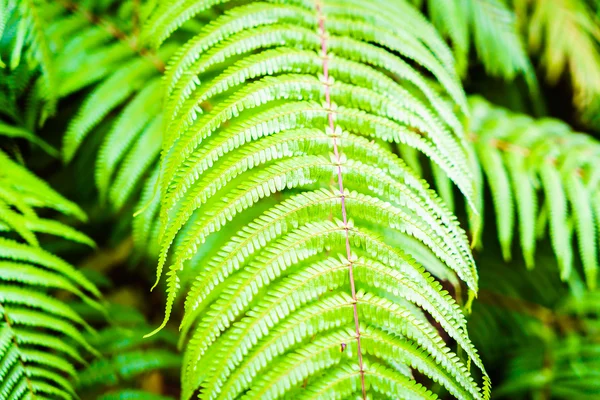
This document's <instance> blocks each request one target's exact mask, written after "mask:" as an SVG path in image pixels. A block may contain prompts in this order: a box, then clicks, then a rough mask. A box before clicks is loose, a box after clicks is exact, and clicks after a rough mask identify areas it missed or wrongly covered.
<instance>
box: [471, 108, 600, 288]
mask: <svg viewBox="0 0 600 400" xmlns="http://www.w3.org/2000/svg"><path fill="white" fill-rule="evenodd" d="M470 103H471V113H472V119H471V126H470V130H471V135H472V136H471V137H472V141H473V154H474V156H475V157H474V158H473V160H474V163H473V165H474V166H475V168H474V169H475V171H476V174H475V175H476V176H477V177H478V178H477V179H476V180H475V181H476V182H478V185H477V187H478V189H477V191H478V192H479V193H480V195H479V196H477V197H478V198H479V199H481V198H482V196H483V182H484V180H483V176H482V174H483V175H485V177H486V181H487V182H488V184H489V187H490V190H491V193H492V198H493V204H494V209H495V214H496V222H497V228H498V239H499V241H500V244H501V245H502V254H503V256H504V259H505V260H510V259H511V254H512V246H513V240H514V237H515V233H516V231H517V228H516V227H517V226H518V234H519V242H520V244H521V249H522V251H523V257H524V259H525V262H526V264H527V266H528V267H533V264H534V260H535V250H536V242H537V240H539V239H541V238H543V237H544V235H545V233H546V232H547V231H549V232H550V239H551V243H552V248H553V249H554V252H555V254H556V257H557V259H558V264H559V268H560V271H561V276H562V278H563V279H564V280H567V279H569V278H570V277H571V276H572V274H577V272H576V271H574V256H573V239H574V236H576V238H577V247H578V248H579V254H580V259H581V263H582V264H583V272H584V274H585V278H586V281H587V284H588V286H589V287H590V288H595V287H596V285H597V282H598V245H597V243H598V226H600V224H599V223H598V219H599V218H600V209H599V208H598V205H599V204H600V202H599V197H598V196H599V192H598V182H597V181H598V178H597V177H596V176H597V175H598V172H597V168H596V165H597V162H598V160H599V158H598V157H599V154H600V153H598V151H599V150H600V147H599V143H598V142H597V141H596V140H595V139H593V138H592V137H590V136H589V135H586V134H582V133H575V132H573V131H572V130H571V128H570V127H569V126H568V125H566V124H564V123H562V122H560V121H558V120H553V119H542V120H534V119H532V118H530V117H527V116H525V115H522V114H515V113H511V112H509V111H507V110H505V109H502V108H499V107H493V106H491V105H490V104H489V103H487V102H485V101H484V100H482V99H481V98H477V97H475V98H472V99H471V101H470ZM478 206H479V213H480V214H481V213H483V202H482V201H480V202H478ZM515 217H517V218H515ZM476 231H477V232H479V233H481V231H482V229H477V230H476ZM476 234H477V233H476ZM479 241H480V242H481V239H480V238H479Z"/></svg>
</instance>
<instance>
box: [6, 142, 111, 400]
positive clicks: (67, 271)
mask: <svg viewBox="0 0 600 400" xmlns="http://www.w3.org/2000/svg"><path fill="white" fill-rule="evenodd" d="M0 165H1V166H2V168H1V169H0V182H1V183H0V314H1V315H2V319H1V320H0V397H1V398H3V399H10V400H12V399H21V398H72V397H74V396H75V391H74V389H73V384H72V380H74V379H76V371H75V368H74V366H73V364H74V363H80V362H83V358H82V352H90V353H95V350H94V349H93V348H92V346H90V345H89V343H88V341H87V340H86V339H85V338H84V336H83V334H82V332H81V331H82V330H86V329H91V328H89V325H88V324H87V323H86V322H85V321H84V320H83V319H82V318H81V317H80V316H79V315H78V314H77V313H75V312H74V311H73V310H72V309H71V308H70V307H69V306H68V305H67V304H65V303H64V302H63V301H61V300H59V299H58V298H56V297H54V296H52V292H53V291H56V290H60V291H65V292H70V293H72V294H73V295H75V296H77V297H79V298H80V299H81V300H83V301H84V302H86V303H87V304H88V305H89V306H90V307H94V308H97V309H100V308H101V306H100V304H99V303H98V296H99V292H98V290H97V289H96V288H95V286H94V285H92V284H91V283H90V282H89V281H88V280H87V279H86V278H85V277H84V276H83V275H82V274H81V273H80V272H79V271H78V270H76V269H75V268H74V267H73V266H71V265H70V264H68V263H67V262H65V261H63V260H62V259H60V258H59V257H57V256H56V255H54V254H52V253H50V252H48V251H46V250H44V249H43V248H42V247H41V246H40V242H39V239H38V236H39V234H50V235H54V236H58V237H62V238H65V239H68V240H71V241H74V242H79V243H83V244H87V245H93V242H91V241H90V239H89V238H88V237H86V236H85V235H83V234H81V233H79V232H78V231H76V230H74V229H72V228H70V227H69V226H68V225H65V224H63V223H61V222H59V221H56V220H52V219H46V218H42V217H40V216H39V212H40V211H38V210H41V209H43V208H50V209H53V210H56V211H58V212H60V213H63V214H65V215H71V216H74V217H77V218H79V219H82V220H83V219H85V215H84V214H83V213H82V211H81V210H80V209H79V207H77V206H76V205H75V204H73V203H71V202H69V201H68V200H66V199H64V198H63V197H61V196H60V195H59V194H58V193H56V192H54V191H53V190H52V189H51V188H50V187H49V186H48V185H47V184H46V183H45V182H43V181H42V180H40V179H39V178H37V177H36V176H34V175H33V174H31V173H30V172H29V171H27V170H26V169H25V168H24V167H23V166H22V165H19V164H18V163H16V162H14V161H12V160H11V159H10V158H9V157H8V156H7V155H6V153H4V152H2V151H0Z"/></svg>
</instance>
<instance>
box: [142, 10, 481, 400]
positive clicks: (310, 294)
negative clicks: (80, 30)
mask: <svg viewBox="0 0 600 400" xmlns="http://www.w3.org/2000/svg"><path fill="white" fill-rule="evenodd" d="M220 3H226V2H225V1H178V2H177V1H176V2H168V3H165V4H164V5H163V4H161V5H160V6H159V7H158V8H157V10H156V11H155V13H154V14H153V16H150V18H149V19H148V22H147V24H146V26H145V37H146V40H148V41H151V42H152V43H153V44H154V45H155V46H158V45H160V44H161V43H162V42H163V41H165V40H166V39H167V38H168V37H169V36H170V35H171V33H173V32H174V31H175V30H177V29H178V28H179V27H180V26H182V25H184V24H185V23H186V22H187V21H189V20H190V19H191V18H193V17H195V16H197V15H199V14H203V13H209V12H215V11H209V10H211V7H212V6H214V5H217V4H220ZM226 8H227V11H226V12H223V13H222V14H221V15H219V16H218V17H217V18H214V19H213V20H212V21H211V22H210V23H209V24H207V25H206V26H205V27H204V28H203V30H202V32H200V34H198V35H196V36H195V37H193V38H191V39H190V40H189V41H188V42H187V44H185V45H183V46H182V47H181V48H180V49H179V50H178V51H176V52H175V55H174V56H173V57H172V58H171V60H169V62H168V64H167V69H166V72H165V87H166V88H167V91H168V96H167V97H166V100H165V106H164V107H165V113H164V118H165V122H164V123H165V126H166V128H165V131H164V132H165V133H164V138H163V148H162V152H161V157H162V159H161V169H160V174H158V173H156V174H155V176H156V179H157V181H156V183H155V184H154V187H153V189H154V190H152V189H151V187H152V186H151V185H148V186H146V190H145V199H146V202H147V208H146V209H144V210H143V211H142V212H141V215H140V217H142V218H143V219H142V220H140V223H139V224H138V230H140V231H142V232H144V233H143V235H144V237H145V238H147V239H146V240H152V239H151V238H152V231H153V230H154V229H156V228H158V229H160V233H159V236H158V237H159V241H160V242H159V245H160V251H159V266H158V279H160V276H161V274H162V269H163V268H164V267H168V272H167V273H166V275H167V296H168V297H167V309H166V316H165V321H164V323H163V324H162V325H161V328H162V327H163V326H164V325H165V324H166V322H167V320H168V318H169V316H170V313H171V309H172V307H173V304H174V301H175V297H176V295H177V294H178V293H180V292H182V286H185V287H186V288H187V290H186V292H187V295H186V301H185V314H184V316H183V320H182V323H181V328H182V335H181V339H180V340H181V343H182V344H183V345H184V346H185V353H184V360H183V367H182V388H183V393H182V398H184V399H188V398H190V397H191V396H192V395H193V394H194V393H197V392H198V393H199V394H200V398H206V399H213V398H238V397H242V398H277V397H288V398H298V397H305V396H307V397H315V398H342V397H348V396H357V395H358V396H360V397H361V398H366V396H367V395H368V396H382V397H391V398H405V397H406V398H436V395H435V394H434V393H433V392H430V391H428V390H427V389H425V388H424V387H423V386H421V385H419V384H417V383H416V382H415V381H414V377H413V375H412V372H411V370H412V369H415V370H417V371H420V372H422V373H423V374H425V375H427V376H429V377H430V378H431V379H433V380H434V381H437V382H439V383H440V385H441V386H442V387H444V388H445V389H446V390H448V392H450V393H451V394H452V395H454V396H456V397H458V398H475V399H480V398H488V397H489V381H488V380H486V378H484V379H483V383H481V384H478V383H477V382H476V381H475V379H474V377H473V376H472V374H471V371H470V369H469V365H470V363H474V364H475V365H476V366H477V368H478V370H479V371H480V374H482V375H484V376H485V372H484V370H483V365H482V363H481V360H480V359H479V356H478V355H477V352H476V350H475V348H474V347H473V345H472V344H471V342H470V340H469V338H468V336H467V332H466V321H465V319H464V316H463V314H462V311H461V309H460V307H459V306H458V305H457V304H456V302H455V301H454V299H453V298H452V297H451V296H450V295H449V294H448V293H447V292H446V291H445V290H444V289H443V288H442V286H441V285H440V283H439V282H438V281H437V280H436V279H435V278H434V277H432V276H431V275H430V272H434V273H436V274H439V275H441V276H452V278H449V279H451V280H456V276H458V277H459V278H460V279H462V280H463V281H465V282H466V284H467V285H468V287H469V289H470V291H471V293H474V292H475V291H476V290H477V274H476V270H475V267H474V262H473V259H472V256H471V253H470V248H469V245H468V243H467V240H466V236H465V234H464V232H463V231H462V229H461V228H460V227H459V225H458V222H457V220H456V218H455V217H454V216H453V215H452V214H451V212H449V211H448V209H447V207H446V206H445V205H444V203H443V201H442V200H441V199H440V198H439V197H438V196H437V195H436V194H435V192H433V191H432V190H430V189H429V188H428V186H427V184H426V183H425V182H424V181H422V180H421V179H419V178H418V177H417V176H416V175H415V173H414V172H413V171H412V170H411V169H410V168H409V167H408V166H407V165H406V164H405V163H404V162H403V161H402V160H400V159H398V158H397V157H396V156H395V155H394V154H393V153H392V152H391V151H389V149H388V148H386V147H385V145H384V143H385V142H393V143H397V144H401V145H402V146H405V147H407V148H411V149H414V151H418V152H420V153H423V154H425V155H426V156H427V157H428V158H429V159H431V160H432V162H433V163H434V164H435V165H436V167H437V168H438V174H440V177H444V179H446V180H448V179H450V180H451V181H452V182H454V183H455V184H456V185H457V186H458V187H459V188H460V190H461V191H462V192H463V193H464V194H465V195H466V196H467V198H468V199H469V200H470V199H471V194H472V177H471V174H470V167H469V164H468V162H467V161H466V160H467V157H466V153H465V146H466V138H465V137H464V135H463V127H462V124H461V123H460V122H459V121H461V120H462V119H463V118H464V116H465V113H466V102H465V98H464V94H463V93H462V90H461V88H460V85H459V83H458V78H457V76H456V74H455V69H454V66H453V61H452V55H451V53H450V51H449V50H448V49H447V47H446V46H445V45H444V43H443V42H442V41H441V39H440V38H439V37H438V36H437V34H436V32H435V31H434V29H433V28H432V27H431V25H429V24H428V23H427V22H426V20H425V19H424V18H423V16H422V15H421V14H420V13H419V12H418V11H417V10H416V9H414V8H413V7H412V6H411V5H409V4H408V3H406V2H405V1H403V0H402V1H400V0H398V1H394V2H393V4H392V3H389V2H385V1H373V2H370V3H369V4H365V3H363V2H359V1H354V0H344V1H332V2H328V1H325V2H322V1H317V2H313V1H308V0H306V1H291V2H290V1H285V2H282V1H281V2H280V1H272V2H265V3H257V2H248V3H242V4H237V3H236V4H233V3H232V4H231V5H229V4H227V7H226ZM398 21H402V24H398ZM434 82H435V83H437V84H439V87H438V86H437V85H436V84H435V83H434ZM156 190H159V191H160V196H157V195H155V194H154V195H152V194H151V193H152V192H154V193H156ZM449 192H450V191H449V190H446V193H449ZM447 195H448V194H447ZM151 197H152V198H153V200H150V199H151ZM157 197H158V198H159V203H160V211H158V210H157V203H158V202H157V201H156V198H157ZM146 212H148V213H150V215H156V213H157V212H159V214H160V216H159V221H158V223H157V222H152V217H145V216H144V214H145V213H146ZM140 217H138V218H140ZM214 237H218V240H213V238H214ZM209 243H210V245H209ZM397 243H413V245H412V246H407V247H406V248H401V247H397V246H396V245H395V244H397ZM208 246H214V248H211V247H208ZM417 260H433V261H432V262H431V265H432V267H431V269H430V270H429V271H430V272H428V270H427V269H428V266H427V265H425V266H424V265H421V264H420V261H417ZM182 270H183V271H184V272H181V271H182ZM190 271H192V272H190ZM184 277H189V278H184ZM184 279H185V280H184ZM427 315H430V316H431V317H432V318H433V320H435V321H437V323H439V324H440V326H441V327H442V329H443V330H444V331H445V332H446V333H447V334H448V335H449V336H450V337H451V338H452V339H453V340H455V341H456V342H457V343H458V348H459V349H460V351H461V352H463V354H466V360H462V359H461V358H460V357H458V356H457V355H456V354H454V353H453V352H452V350H451V349H450V348H449V347H448V345H447V344H446V343H445V342H444V340H443V339H442V337H441V336H440V334H439V333H438V331H437V330H436V328H434V326H433V325H432V324H431V322H430V321H429V320H428V318H427ZM267 367H268V368H267Z"/></svg>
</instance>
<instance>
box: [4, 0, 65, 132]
mask: <svg viewBox="0 0 600 400" xmlns="http://www.w3.org/2000/svg"><path fill="white" fill-rule="evenodd" d="M4 12H6V13H8V14H7V15H10V14H12V13H15V14H16V15H17V21H19V22H18V24H19V25H18V28H17V33H16V38H15V42H14V46H13V52H12V56H11V62H10V68H11V69H15V68H17V67H18V65H19V64H20V63H21V58H22V57H23V55H24V56H25V57H26V58H28V60H27V62H29V63H30V64H34V63H35V64H36V65H37V66H39V68H40V70H41V82H42V85H41V87H40V91H39V95H40V96H41V97H43V98H44V99H45V100H46V105H45V107H44V113H45V114H44V115H42V121H43V120H44V119H45V118H46V117H47V116H48V115H50V114H52V113H54V109H55V107H56V101H57V99H58V73H57V69H56V66H55V64H54V60H53V57H52V51H51V48H50V43H49V40H48V36H47V34H46V31H45V28H46V26H47V25H48V24H49V22H48V17H49V15H48V14H46V10H45V8H44V4H43V2H40V1H38V0H23V1H14V0H10V1H8V3H7V4H6V9H5V10H4ZM2 18H6V17H5V15H3V16H2ZM0 37H1V32H0ZM24 46H27V49H24ZM35 64H34V65H35ZM32 69H34V68H32Z"/></svg>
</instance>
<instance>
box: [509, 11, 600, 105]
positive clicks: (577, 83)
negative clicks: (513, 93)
mask: <svg viewBox="0 0 600 400" xmlns="http://www.w3.org/2000/svg"><path fill="white" fill-rule="evenodd" d="M513 4H514V6H515V8H516V9H518V10H520V12H519V13H518V14H517V15H518V17H519V18H520V19H521V24H522V25H523V27H524V28H526V30H527V36H528V39H529V46H530V48H531V50H532V51H533V52H534V53H536V54H540V55H541V58H542V60H541V61H542V64H543V67H544V68H545V70H546V76H547V79H548V81H549V82H550V83H556V82H557V81H558V80H559V78H560V77H561V76H564V75H565V74H567V73H568V74H569V75H570V78H571V82H572V86H573V88H574V92H575V98H574V102H575V104H576V105H577V106H578V108H579V109H580V110H581V111H584V112H585V111H586V110H587V109H588V108H589V107H590V106H591V105H594V106H596V104H594V101H595V99H597V98H598V96H599V94H600V28H599V27H598V21H597V15H595V11H597V10H593V9H592V8H591V7H590V6H589V2H588V1H586V0H551V1H547V0H536V1H533V2H530V1H524V0H513ZM574 44H576V45H574ZM594 109H595V110H596V111H597V110H598V109H597V108H596V107H594Z"/></svg>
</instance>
